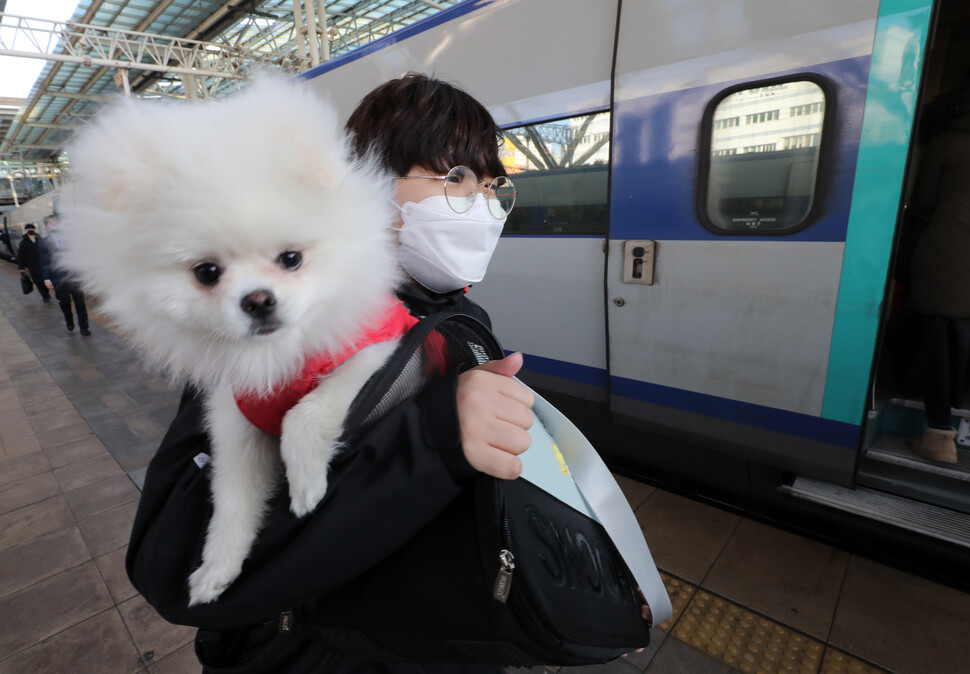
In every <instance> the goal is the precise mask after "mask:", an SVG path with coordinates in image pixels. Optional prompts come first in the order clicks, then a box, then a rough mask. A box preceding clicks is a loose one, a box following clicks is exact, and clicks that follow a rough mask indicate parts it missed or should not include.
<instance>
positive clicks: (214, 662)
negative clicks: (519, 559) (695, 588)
mask: <svg viewBox="0 0 970 674" xmlns="http://www.w3.org/2000/svg"><path fill="white" fill-rule="evenodd" d="M347 129H348V131H350V132H351V133H352V134H353V143H354V144H353V147H354V149H355V150H356V152H357V153H358V154H359V155H360V156H364V155H366V154H369V153H376V155H377V156H378V157H380V160H381V162H382V163H383V165H384V167H385V168H386V169H387V170H389V171H392V172H393V174H394V175H395V176H397V178H398V179H397V180H396V198H395V203H396V205H397V206H398V210H399V212H400V216H399V218H398V220H397V221H396V222H395V223H393V227H394V229H395V230H396V232H394V233H391V235H393V236H397V237H399V242H400V246H399V249H398V250H399V255H398V257H399V260H400V263H401V266H402V268H403V269H404V271H405V272H406V273H407V275H408V277H409V281H408V282H406V283H405V284H404V285H402V286H401V287H400V288H399V290H398V292H397V295H398V298H399V299H400V300H402V301H403V302H404V304H405V305H406V307H407V308H408V310H409V311H410V312H411V314H412V315H414V316H415V317H418V318H420V317H424V316H428V315H431V314H435V313H437V312H441V311H454V310H459V311H461V312H463V313H466V314H470V315H472V316H474V317H475V318H478V319H479V320H480V321H482V322H483V323H484V324H486V325H490V320H489V317H488V314H487V313H486V312H485V311H484V309H482V308H481V307H479V306H478V305H476V304H475V303H474V302H472V301H471V300H469V299H468V298H467V297H466V295H465V290H466V287H467V286H468V285H469V284H471V283H473V282H477V281H479V280H481V278H482V276H483V275H484V272H485V268H486V266H487V264H488V261H489V258H490V256H491V253H492V250H493V249H494V246H495V243H496V242H497V240H498V236H499V234H500V233H501V230H502V226H503V223H504V221H505V216H506V215H507V212H503V211H502V208H505V207H508V208H509V209H511V206H512V203H511V202H505V206H503V207H501V208H499V210H498V212H493V210H494V209H496V208H498V207H497V206H496V205H495V204H492V203H491V201H492V200H489V201H488V202H486V200H485V199H484V198H482V188H481V187H479V185H482V184H484V185H488V186H489V187H488V188H485V189H494V188H495V187H496V186H499V187H501V186H502V183H503V182H504V181H502V180H499V181H498V183H496V182H495V180H496V179H499V178H503V177H504V176H505V170H504V167H503V166H502V164H501V162H500V161H499V157H498V147H499V137H500V135H499V134H500V132H499V129H498V127H497V126H496V124H495V122H494V120H493V119H492V117H491V116H490V115H489V113H488V112H487V111H486V109H485V108H484V107H483V106H482V105H481V104H480V103H479V102H478V101H476V100H475V99H473V98H472V97H471V96H469V95H468V94H467V93H465V92H463V91H461V90H460V89H458V88H456V87H454V86H452V85H450V84H447V83H445V82H442V81H439V80H435V79H432V78H429V77H426V76H424V75H419V74H409V75H407V76H405V77H402V78H400V79H397V80H392V81H389V82H387V83H385V84H383V85H381V86H380V87H378V88H377V89H375V90H374V91H372V92H371V93H370V94H368V95H367V96H366V97H365V98H364V99H363V100H362V101H361V102H360V104H359V105H358V107H357V109H356V111H355V112H354V113H353V115H352V116H351V118H350V120H349V121H348V123H347ZM450 176H454V178H449V177H450ZM462 181H470V183H471V184H473V185H474V187H473V188H472V191H471V192H469V193H466V194H456V193H448V192H446V191H445V185H446V184H457V183H458V182H462ZM509 187H510V185H509ZM453 192H454V190H453ZM489 206H491V208H490V207H489ZM447 223H451V224H460V225H461V226H460V227H452V228H451V231H452V232H453V233H457V236H451V237H444V236H435V235H434V233H435V232H438V231H440V228H442V227H444V226H445V225H446V224H447ZM482 242H484V244H483V243H482ZM435 260H437V262H435ZM521 366H522V355H521V354H518V353H517V354H513V355H510V356H508V357H506V358H505V359H503V360H498V361H492V362H489V363H486V364H485V365H482V366H479V367H476V368H473V369H470V370H467V371H465V372H461V373H459V372H454V371H452V372H447V373H445V374H444V375H443V376H440V377H438V378H436V379H433V380H431V382H430V383H429V384H428V386H427V387H426V388H425V389H424V390H422V391H421V392H420V393H418V394H417V395H416V396H414V397H412V398H410V399H408V400H405V401H404V402H403V403H401V404H399V405H397V406H396V407H394V408H393V409H391V410H390V411H389V412H388V413H387V414H386V415H385V416H383V417H382V418H381V419H380V420H379V421H377V422H376V423H375V424H373V425H372V426H370V427H368V428H367V430H366V431H364V432H363V433H362V435H361V436H360V437H359V438H358V439H357V440H355V441H354V442H353V444H352V445H351V446H349V447H347V448H345V449H344V450H343V451H342V453H341V459H340V461H339V465H335V466H334V468H333V470H332V472H331V475H330V486H329V489H328V493H327V497H326V499H325V500H324V501H323V502H322V503H321V505H320V506H319V507H318V508H317V509H316V510H315V511H314V512H312V513H310V514H309V515H308V516H306V517H304V518H296V517H295V516H293V515H292V514H291V513H290V511H289V503H288V499H287V498H286V493H285V492H286V490H285V489H283V490H280V491H281V492H282V493H281V494H277V495H276V497H274V499H273V501H272V502H271V503H270V505H269V509H268V514H267V516H266V518H265V524H264V527H263V529H262V530H261V532H260V535H259V538H258V540H257V541H256V543H255V544H254V547H253V549H252V551H251V553H250V556H249V557H248V558H247V560H246V562H245V566H244V568H243V571H242V574H241V575H240V576H239V577H238V578H237V579H236V580H235V581H234V582H233V583H232V584H231V585H229V586H228V587H227V588H226V589H225V591H224V592H223V593H222V595H221V596H220V597H219V598H218V599H217V600H216V601H213V602H210V603H204V604H197V605H193V606H191V607H190V606H189V596H188V586H187V583H186V579H187V578H188V577H189V575H190V573H191V572H192V571H193V570H194V569H196V568H197V567H198V566H199V564H200V560H201V550H202V548H203V543H204V540H205V535H206V529H207V524H208V520H209V517H210V516H211V513H212V505H211V502H210V496H211V492H210V488H209V483H208V481H209V478H208V473H207V472H205V471H204V470H202V469H201V468H200V466H201V465H204V463H205V461H204V458H202V457H205V456H206V454H207V452H208V451H209V440H208V438H207V434H206V428H205V426H204V423H203V419H204V413H205V410H204V409H203V404H202V401H203V400H204V397H203V396H202V395H201V394H200V393H199V392H197V391H195V390H193V389H192V388H191V387H189V388H187V389H186V390H185V391H184V393H183V396H182V400H181V403H180V406H179V410H178V412H177V415H176V418H175V420H174V421H173V422H172V424H171V426H170V427H169V430H168V433H167V434H166V436H165V438H164V440H163V441H162V444H161V446H160V447H159V449H158V452H157V453H156V455H155V457H154V458H153V459H152V462H151V464H150V465H149V467H148V471H147V474H146V476H145V484H144V489H143V491H142V497H141V501H140V503H139V506H138V512H137V514H136V517H135V522H134V525H133V529H132V534H131V540H130V544H129V548H128V554H127V559H126V567H127V571H128V576H129V578H130V579H131V581H132V583H133V584H134V586H135V587H136V588H137V589H138V590H139V591H140V592H141V594H142V595H143V596H144V597H145V599H146V600H147V601H148V603H150V604H151V605H152V606H153V607H154V608H155V609H156V610H157V611H158V612H159V613H160V614H161V615H162V617H164V618H165V619H166V620H168V621H170V622H173V623H178V624H184V625H193V626H196V627H198V628H199V632H198V635H197V638H196V642H195V647H196V654H197V656H198V658H199V660H200V662H201V663H202V665H203V672H207V673H212V674H214V673H215V672H220V673H225V672H232V673H235V674H257V673H263V672H287V673H288V674H316V673H319V672H327V673H337V674H340V673H349V672H354V673H358V674H367V673H374V674H376V673H378V672H382V673H388V674H411V673H413V674H418V673H419V672H426V673H433V672H440V673H441V674H461V673H465V674H497V673H498V672H502V671H503V669H502V668H501V667H498V666H492V665H451V664H448V665H443V664H420V663H392V664H385V663H381V664H378V663H372V662H364V661H361V660H358V659H356V658H353V657H351V656H348V655H346V654H343V653H338V652H335V651H332V650H330V649H328V648H327V647H326V646H324V645H323V644H321V643H318V642H313V641H311V640H309V639H307V638H305V637H303V636H301V635H300V634H298V633H295V632H292V631H290V632H283V633H281V631H280V628H279V624H278V621H279V617H280V614H281V612H282V611H285V610H287V609H289V608H292V607H293V606H295V605H299V604H302V603H304V602H307V601H309V600H310V599H312V598H315V597H320V596H323V595H326V594H327V593H328V592H331V591H333V590H335V589H337V588H339V587H341V586H342V585H343V584H345V583H347V582H349V581H350V580H351V579H352V578H354V577H355V576H356V575H357V574H358V573H360V572H361V571H363V570H365V569H367V568H370V567H372V566H373V565H374V564H376V563H378V562H379V561H381V560H382V559H384V558H385V557H387V556H389V555H390V554H391V553H392V552H393V551H394V550H395V549H397V548H398V547H399V546H400V545H402V544H404V543H406V542H407V541H408V540H409V539H410V538H411V537H413V536H414V535H415V534H416V533H417V532H418V531H420V530H421V529H422V528H423V527H424V526H425V525H426V524H427V523H428V522H429V521H431V519H432V518H434V516H435V515H436V514H437V513H439V512H440V511H441V510H442V509H443V508H444V507H445V506H446V505H447V504H448V503H450V502H451V501H452V500H453V499H454V498H455V497H456V496H457V495H458V494H459V493H461V492H462V490H463V489H464V488H465V487H466V486H467V485H468V484H469V481H470V480H471V478H472V477H474V476H475V475H476V474H477V473H478V472H483V473H486V474H488V475H492V476H494V477H498V478H502V479H513V478H515V477H517V476H518V475H519V474H520V472H521V469H522V466H521V461H520V460H519V458H518V455H519V454H521V453H522V452H524V451H525V450H526V449H527V448H528V447H529V444H530V438H529V434H528V430H527V429H528V428H529V426H530V425H531V423H532V414H531V406H532V403H533V395H532V393H531V391H529V390H528V389H526V388H525V387H523V386H521V385H519V384H518V383H517V382H515V381H514V380H513V379H512V376H513V375H515V374H516V372H518V370H519V369H520V368H521Z"/></svg>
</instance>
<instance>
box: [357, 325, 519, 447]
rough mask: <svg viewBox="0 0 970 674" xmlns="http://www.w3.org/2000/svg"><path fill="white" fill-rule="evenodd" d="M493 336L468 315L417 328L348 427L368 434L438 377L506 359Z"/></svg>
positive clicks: (367, 390) (363, 394)
mask: <svg viewBox="0 0 970 674" xmlns="http://www.w3.org/2000/svg"><path fill="white" fill-rule="evenodd" d="M502 356H503V353H502V347H501V346H500V345H499V343H498V341H497V340H496V339H495V337H494V336H493V335H492V333H491V331H490V330H489V329H488V328H486V327H485V326H484V325H482V323H481V322H479V321H478V320H476V319H475V318H472V317H471V316H468V315H466V314H435V315H432V316H428V317H427V318H424V319H422V320H420V321H418V323H416V324H415V325H414V326H413V327H412V328H411V329H410V330H409V331H408V332H407V334H406V335H404V337H403V338H401V342H400V343H399V344H398V347H397V349H395V351H394V353H393V354H392V356H391V358H390V359H389V360H388V362H387V363H386V364H385V365H384V367H383V368H381V370H380V371H378V372H377V373H376V374H375V375H374V376H373V377H371V378H370V379H369V380H368V382H367V383H366V384H365V385H364V387H363V388H362V389H361V391H360V393H359V394H358V395H357V398H356V399H355V400H354V404H353V405H352V406H351V408H350V412H349V413H348V415H347V423H346V424H345V427H346V428H348V429H350V430H351V431H359V430H362V429H364V428H366V427H368V426H370V425H371V424H373V423H374V422H376V421H377V420H378V419H380V418H381V417H382V416H384V415H385V414H386V413H387V412H388V411H389V410H391V409H392V408H393V407H395V406H396V405H398V404H400V403H401V402H403V401H405V400H407V399H408V398H411V397H413V396H415V395H417V394H418V393H420V392H421V391H422V390H423V389H424V387H425V386H426V385H427V384H428V382H429V381H430V380H431V379H433V378H434V377H437V376H441V375H442V374H444V373H445V372H448V371H451V370H453V369H455V368H457V367H458V366H459V365H462V364H465V365H468V366H469V367H474V366H476V365H481V364H482V363H487V362H488V361H490V360H494V359H496V358H502Z"/></svg>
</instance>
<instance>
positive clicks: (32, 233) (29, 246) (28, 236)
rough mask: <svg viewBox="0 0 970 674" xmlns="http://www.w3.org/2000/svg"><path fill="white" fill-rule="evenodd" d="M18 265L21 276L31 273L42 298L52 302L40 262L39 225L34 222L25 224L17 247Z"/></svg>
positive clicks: (31, 277)
mask: <svg viewBox="0 0 970 674" xmlns="http://www.w3.org/2000/svg"><path fill="white" fill-rule="evenodd" d="M17 266H18V267H20V275H21V276H26V275H28V274H29V275H30V279H31V280H32V281H33V282H34V285H35V286H37V292H39V293H40V296H41V298H42V299H43V300H44V301H45V302H50V301H51V295H50V292H48V289H47V286H45V285H44V271H43V268H42V267H41V263H40V237H39V236H37V227H36V225H34V223H32V222H30V223H28V224H26V225H24V238H23V239H21V240H20V246H19V247H18V248H17Z"/></svg>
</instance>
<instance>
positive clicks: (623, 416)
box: [299, 0, 970, 587]
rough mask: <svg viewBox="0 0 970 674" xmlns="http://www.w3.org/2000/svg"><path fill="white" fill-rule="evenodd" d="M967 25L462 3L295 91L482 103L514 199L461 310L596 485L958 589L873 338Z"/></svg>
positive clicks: (957, 14)
mask: <svg viewBox="0 0 970 674" xmlns="http://www.w3.org/2000/svg"><path fill="white" fill-rule="evenodd" d="M968 26H970V8H968V7H966V6H965V3H960V2H958V1H956V0H937V1H936V2H934V1H933V0H858V1H854V2H844V0H816V1H815V2H810V3H806V2H802V1H801V0H774V1H773V2H767V3H766V2H762V1H761V0H697V1H695V2H679V1H677V2H674V1H672V0H612V1H609V2H607V1H604V2H599V3H596V5H595V7H593V6H592V5H591V4H590V3H589V2H585V1H580V0H467V1H466V2H462V3H459V4H457V5H455V6H452V7H450V8H447V9H445V10H443V11H441V12H439V13H437V14H436V15H434V16H432V17H429V18H427V19H425V20H423V21H421V22H419V23H416V24H413V25H411V26H409V27H408V28H405V29H403V30H401V31H398V32H396V33H394V34H393V35H390V36H388V37H386V38H384V39H382V40H378V41H377V42H374V43H372V44H370V45H368V46H366V47H363V48H361V49H358V50H356V51H354V52H351V53H348V54H346V55H343V56H340V57H338V58H334V59H333V60H331V61H329V62H327V63H324V64H322V65H320V66H318V67H316V68H314V69H312V70H310V71H307V72H306V73H304V74H302V75H301V76H300V77H299V78H300V79H301V80H302V81H304V82H305V83H306V85H307V86H309V87H312V88H313V89H315V90H317V91H319V92H320V93H321V94H323V95H325V96H327V97H329V98H330V99H331V100H332V101H333V102H334V104H335V105H336V106H337V107H338V109H339V110H340V113H341V114H342V115H343V116H344V117H346V116H348V115H349V114H350V112H351V111H352V109H353V107H354V106H355V105H356V103H357V101H359V100H360V99H361V98H362V97H363V96H364V95H365V94H366V93H367V92H368V91H369V90H370V89H372V88H373V87H375V86H377V85H378V84H380V83H381V82H384V81H386V80H388V79H391V78H393V77H397V76H400V75H402V74H403V73H405V72H407V71H417V72H423V73H427V74H431V75H434V76H437V77H439V78H441V79H444V80H446V81H449V82H452V83H454V84H456V85H458V86H460V87H462V88H463V89H465V90H466V91H468V92H469V93H470V94H472V95H473V96H475V97H476V98H477V99H478V100H480V101H482V102H483V103H484V104H485V105H486V107H487V108H488V109H489V111H490V112H491V113H492V115H493V117H494V118H495V120H496V122H497V123H498V124H499V126H500V127H501V128H502V129H503V135H504V137H503V139H502V147H501V151H502V156H503V163H504V164H505V166H506V168H507V170H508V172H509V175H510V177H511V178H512V180H513V181H514V182H515V184H516V188H517V190H518V197H517V202H516V206H515V209H514V210H513V212H512V214H511V216H510V218H509V220H508V222H507V223H506V227H505V231H504V232H503V235H502V238H501V240H500V241H499V244H498V247H497V249H496V252H495V255H494V257H493V259H492V261H491V263H490V265H489V269H488V273H487V275H486V277H485V280H484V281H483V282H481V283H478V284H475V285H474V286H472V287H471V289H470V290H469V297H470V298H472V299H473V300H475V301H476V302H478V303H480V304H481V305H482V306H484V307H485V308H486V309H487V310H488V311H489V313H490V315H491V317H492V321H493V325H494V329H495V332H496V334H497V335H498V337H499V339H500V340H501V342H502V344H503V347H504V348H505V349H506V350H508V351H521V352H522V353H523V354H525V367H524V370H523V372H522V374H521V375H520V376H521V378H522V379H523V381H526V382H527V383H528V384H530V385H531V386H533V387H534V388H535V389H536V390H537V391H539V392H540V393H542V394H543V395H544V396H545V397H547V399H549V400H551V401H552V402H554V403H555V404H556V405H557V406H558V407H559V408H560V409H562V410H563V411H564V412H566V413H567V415H569V416H570V417H571V418H572V419H573V420H574V421H575V422H576V423H577V425H578V426H579V427H580V428H581V429H582V430H583V431H584V432H585V433H586V434H587V435H588V436H589V437H590V438H591V439H592V440H593V441H594V444H595V445H596V447H597V449H598V450H599V451H600V452H601V453H602V454H603V455H604V457H605V458H606V460H607V462H608V463H609V464H610V465H611V466H612V467H613V468H614V469H615V470H617V471H618V472H621V473H624V474H628V475H631V476H633V477H637V478H639V479H642V480H646V481H648V482H653V483H656V484H662V485H665V486H667V487H669V488H671V489H674V490H678V491H681V492H683V493H687V494H689V495H691V496H693V497H696V498H703V499H710V500H713V501H715V502H717V503H719V504H721V505H723V506H724V507H728V508H734V509H737V510H738V511H740V512H744V513H746V514H749V515H751V516H753V517H760V518H764V519H767V520H771V521H772V522H775V523H780V524H782V525H784V526H790V527H793V528H796V529H798V530H799V531H801V532H803V533H808V534H810V535H814V536H817V537H819V538H821V539H823V540H830V541H833V542H837V543H839V544H840V545H843V546H848V547H850V548H851V549H855V550H859V551H860V552H863V553H866V554H873V555H876V556H878V557H880V558H882V559H885V560H887V561H890V562H895V563H898V564H900V565H904V566H907V567H909V568H913V570H916V571H918V572H920V573H924V574H929V575H932V576H934V577H937V578H940V579H943V580H945V581H947V582H949V583H951V584H955V585H958V586H961V587H966V586H967V584H968V579H967V578H966V574H965V569H966V566H967V563H968V561H970V489H967V486H968V480H970V449H961V450H960V453H961V458H960V463H958V464H956V465H953V466H948V465H943V464H933V463H931V462H928V461H924V460H922V459H920V458H919V457H917V456H916V455H915V454H914V453H912V452H911V451H910V447H909V445H908V444H907V443H908V441H909V439H910V438H911V437H914V436H919V435H920V434H921V433H922V430H923V427H924V425H925V412H924V411H923V409H922V403H921V401H920V400H919V398H918V397H917V396H915V395H914V394H913V392H912V391H909V390H906V387H905V386H904V385H903V383H902V381H901V378H899V377H897V376H895V374H894V373H895V372H896V368H894V367H892V363H893V362H895V361H896V360H899V354H898V353H897V354H893V353H891V351H892V349H891V347H892V345H894V344H896V340H893V339H891V332H892V327H893V325H894V321H896V319H897V315H896V314H895V313H894V312H898V307H899V305H900V300H899V297H900V294H901V292H902V291H903V290H904V288H902V287H901V286H900V284H899V283H898V282H896V280H895V274H894V265H895V263H896V259H897V257H898V256H899V254H900V249H901V247H902V245H903V244H902V243H901V242H902V241H903V238H904V237H902V236H901V234H900V232H901V231H902V228H903V222H904V221H905V219H906V214H907V207H908V204H909V201H910V198H911V193H912V189H913V183H914V176H915V175H916V172H917V167H918V163H919V158H920V151H921V144H922V141H921V136H920V134H919V133H917V129H918V128H919V124H920V121H921V115H922V111H923V110H924V109H925V108H926V106H927V103H928V102H929V101H932V100H933V99H934V98H935V97H937V96H938V95H939V94H940V93H941V92H944V91H946V90H947V89H949V88H952V87H953V86H955V85H956V84H957V83H958V82H959V81H960V79H961V78H962V76H963V73H964V72H966V71H967V68H968V66H970V58H968V54H970V51H968V50H967V49H966V42H965V40H963V38H961V37H960V36H961V34H965V32H966V31H965V30H964V29H965V28H967V27H968ZM961 30H963V33H961ZM968 292H970V289H968ZM894 308H895V309H894ZM897 351H898V349H897ZM902 355H903V357H905V355H906V354H902ZM953 415H954V416H953V421H954V424H955V425H960V424H962V427H961V434H960V441H961V442H962V443H964V444H963V445H962V446H963V447H968V446H970V428H968V423H970V421H968V420H967V418H968V417H970V412H967V411H965V410H960V409H954V410H953Z"/></svg>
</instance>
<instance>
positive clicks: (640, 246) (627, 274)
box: [623, 241, 657, 286]
mask: <svg viewBox="0 0 970 674" xmlns="http://www.w3.org/2000/svg"><path fill="white" fill-rule="evenodd" d="M656 252H657V242H656V241H624V242H623V283H634V284H638V285H644V286H652V285H653V268H654V259H655V257H656Z"/></svg>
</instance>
